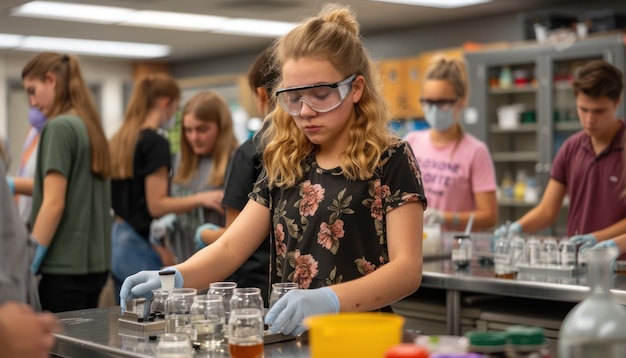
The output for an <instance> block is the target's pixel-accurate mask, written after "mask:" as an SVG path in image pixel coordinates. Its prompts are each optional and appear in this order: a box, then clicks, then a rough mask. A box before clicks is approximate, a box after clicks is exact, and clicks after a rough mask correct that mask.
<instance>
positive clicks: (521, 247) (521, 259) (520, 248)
mask: <svg viewBox="0 0 626 358" xmlns="http://www.w3.org/2000/svg"><path fill="white" fill-rule="evenodd" d="M525 259H526V240H524V238H523V237H521V236H515V237H514V238H513V241H512V242H511V266H513V267H514V268H516V267H517V266H518V265H520V264H524V263H526V262H525V261H526V260H525Z"/></svg>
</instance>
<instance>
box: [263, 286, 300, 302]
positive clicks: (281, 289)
mask: <svg viewBox="0 0 626 358" xmlns="http://www.w3.org/2000/svg"><path fill="white" fill-rule="evenodd" d="M296 289H298V284H297V283H295V282H277V283H273V284H272V293H270V308H272V306H274V304H275V303H276V302H278V300H279V299H280V298H281V297H283V296H284V295H285V294H286V293H287V292H289V291H291V290H296Z"/></svg>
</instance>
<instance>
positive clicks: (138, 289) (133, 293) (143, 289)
mask: <svg viewBox="0 0 626 358" xmlns="http://www.w3.org/2000/svg"><path fill="white" fill-rule="evenodd" d="M163 270H173V271H174V272H175V274H174V287H175V288H182V287H183V284H184V283H185V280H184V279H183V275H182V274H181V273H180V271H178V269H177V268H175V267H173V266H170V267H166V268H164V269H163ZM159 271H160V270H154V271H140V272H137V273H136V274H134V275H132V276H128V277H127V278H126V279H125V280H124V283H123V284H122V288H121V289H120V305H121V306H122V313H124V311H126V301H127V300H130V299H133V298H135V297H143V298H145V299H147V300H149V299H152V290H156V289H157V288H160V287H161V278H160V277H159Z"/></svg>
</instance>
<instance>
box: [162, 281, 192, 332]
mask: <svg viewBox="0 0 626 358" xmlns="http://www.w3.org/2000/svg"><path fill="white" fill-rule="evenodd" d="M196 293H197V291H196V289H195V288H175V289H173V290H170V291H169V296H168V297H167V301H166V303H165V333H187V334H188V335H189V337H190V338H193V336H194V334H193V328H192V327H191V319H190V316H189V313H190V311H191V305H192V304H193V298H194V296H196Z"/></svg>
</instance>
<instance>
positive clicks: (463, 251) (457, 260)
mask: <svg viewBox="0 0 626 358" xmlns="http://www.w3.org/2000/svg"><path fill="white" fill-rule="evenodd" d="M471 259H472V241H471V240H470V236H469V235H455V236H454V242H453V244H452V262H453V263H454V266H455V267H456V268H457V269H466V268H468V267H469V265H470V261H471Z"/></svg>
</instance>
